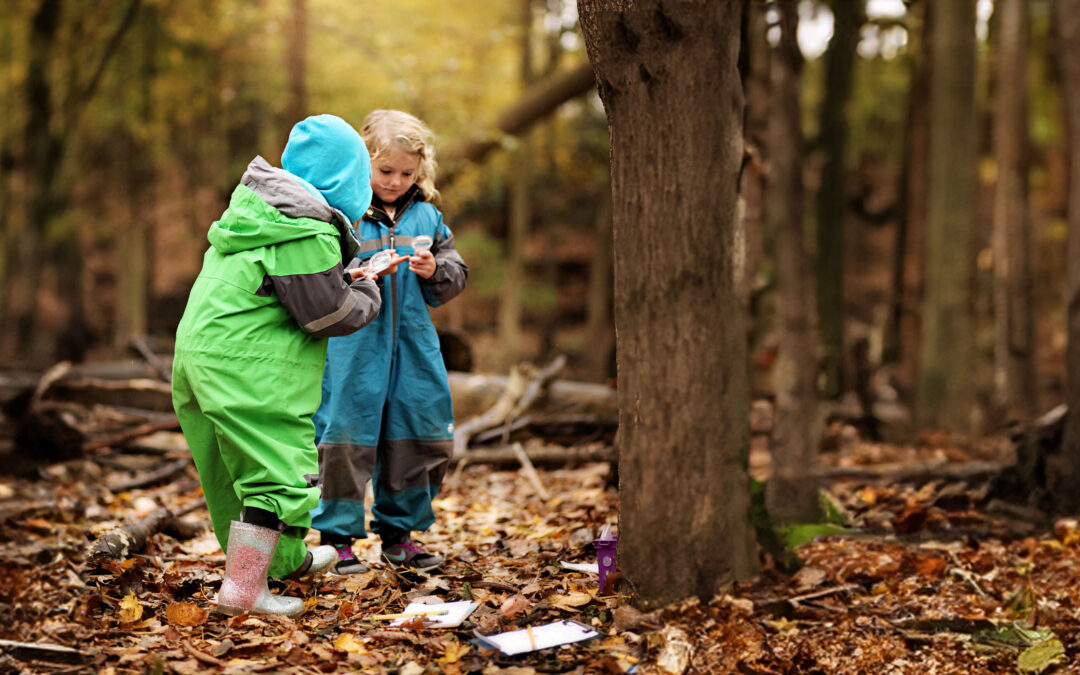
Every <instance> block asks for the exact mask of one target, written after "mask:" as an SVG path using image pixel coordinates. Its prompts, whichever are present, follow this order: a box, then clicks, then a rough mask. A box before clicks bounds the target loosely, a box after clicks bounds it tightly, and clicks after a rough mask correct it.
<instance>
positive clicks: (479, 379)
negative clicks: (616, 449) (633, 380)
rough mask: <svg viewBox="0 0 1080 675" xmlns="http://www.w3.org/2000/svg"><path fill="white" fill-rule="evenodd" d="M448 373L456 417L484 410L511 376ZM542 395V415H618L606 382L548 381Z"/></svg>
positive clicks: (617, 407) (613, 395)
mask: <svg viewBox="0 0 1080 675" xmlns="http://www.w3.org/2000/svg"><path fill="white" fill-rule="evenodd" d="M448 376H449V380H450V393H451V396H452V397H453V399H454V417H456V418H457V419H459V420H464V419H468V418H469V417H471V416H473V415H479V414H481V413H483V412H484V411H486V410H487V409H488V408H490V407H491V406H492V405H494V404H495V402H496V401H497V400H498V399H499V397H500V396H502V394H503V392H504V391H505V390H506V388H507V386H509V385H510V384H511V377H510V376H505V375H485V374H480V373H459V372H450V373H448ZM545 394H546V395H545V396H544V400H543V404H542V405H538V406H537V407H536V409H537V410H538V411H540V410H542V411H543V412H544V413H545V414H551V415H556V414H562V415H571V414H581V415H588V414H596V415H618V410H619V404H618V400H617V395H616V391H615V389H614V388H612V387H609V386H608V385H606V384H594V383H591V382H575V381H572V380H551V381H550V382H548V383H547V387H546V388H545Z"/></svg>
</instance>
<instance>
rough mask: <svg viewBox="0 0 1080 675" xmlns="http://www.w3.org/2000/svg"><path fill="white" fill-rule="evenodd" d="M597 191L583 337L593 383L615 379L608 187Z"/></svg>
mask: <svg viewBox="0 0 1080 675" xmlns="http://www.w3.org/2000/svg"><path fill="white" fill-rule="evenodd" d="M601 190H603V193H602V194H601V195H599V196H598V197H597V199H599V201H600V203H599V204H597V209H596V216H595V217H594V221H593V222H594V227H595V229H594V238H593V250H594V251H595V253H594V254H593V257H592V261H591V262H590V264H589V290H588V295H587V297H586V301H585V302H586V305H585V317H586V318H585V325H586V328H585V333H586V335H588V342H587V344H588V352H587V353H586V354H585V362H586V363H587V364H588V371H587V372H588V373H589V377H590V378H592V379H593V380H595V381H597V382H603V381H604V380H606V379H608V378H611V377H614V375H615V373H614V372H612V368H611V362H610V356H611V350H612V347H613V343H614V338H615V331H614V330H613V329H614V326H613V325H612V322H611V272H612V254H611V245H612V240H611V186H610V185H608V184H607V183H606V182H605V183H604V184H603V185H602V186H601Z"/></svg>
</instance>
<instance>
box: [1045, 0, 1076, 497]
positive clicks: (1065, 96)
mask: <svg viewBox="0 0 1080 675" xmlns="http://www.w3.org/2000/svg"><path fill="white" fill-rule="evenodd" d="M1054 23H1055V25H1056V26H1057V35H1056V38H1057V53H1058V67H1059V68H1060V70H1061V89H1062V101H1063V108H1064V119H1065V127H1066V138H1067V142H1068V146H1069V148H1068V149H1069V152H1068V156H1069V158H1070V161H1069V182H1068V186H1069V190H1068V193H1067V194H1068V195H1069V198H1068V255H1067V256H1066V260H1067V262H1066V265H1067V278H1066V295H1065V299H1066V322H1067V323H1066V326H1067V343H1066V352H1065V397H1064V398H1065V405H1066V406H1067V412H1066V415H1065V430H1064V434H1063V438H1062V447H1061V452H1060V453H1059V454H1058V455H1057V456H1056V457H1051V458H1049V459H1048V461H1047V470H1046V477H1047V479H1048V482H1049V487H1050V492H1051V494H1052V495H1054V498H1055V501H1057V502H1058V503H1059V504H1060V505H1061V506H1062V509H1063V511H1065V512H1069V513H1075V512H1076V511H1077V509H1080V0H1055V2H1054Z"/></svg>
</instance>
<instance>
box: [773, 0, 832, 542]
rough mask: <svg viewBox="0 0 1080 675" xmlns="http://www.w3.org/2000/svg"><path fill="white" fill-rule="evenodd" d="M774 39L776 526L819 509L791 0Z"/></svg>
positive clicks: (783, 5)
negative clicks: (814, 468)
mask: <svg viewBox="0 0 1080 675" xmlns="http://www.w3.org/2000/svg"><path fill="white" fill-rule="evenodd" d="M779 10H780V11H779V14H780V42H779V44H778V45H777V47H776V49H775V50H774V52H773V54H772V59H771V60H770V71H771V74H772V77H771V78H770V79H771V83H772V86H771V91H772V105H771V111H772V113H771V115H770V116H769V120H770V125H769V138H768V144H769V145H768V150H769V166H770V167H771V168H770V170H769V185H768V197H767V199H766V200H765V204H766V207H765V209H766V214H767V215H766V218H767V219H768V221H769V230H770V231H772V232H775V233H776V267H777V275H778V277H779V282H780V284H779V285H780V301H779V304H780V307H779V311H778V318H779V325H778V326H777V329H778V333H779V342H780V354H779V357H778V359H777V361H776V425H775V427H774V428H773V438H772V476H771V478H770V479H769V484H768V488H767V490H766V504H767V505H768V509H769V515H770V516H772V517H773V518H774V519H775V520H776V521H778V522H780V523H797V522H804V523H806V522H815V521H816V520H818V515H819V513H820V507H819V506H818V494H817V483H816V481H814V480H812V479H810V478H809V476H810V475H811V472H810V471H808V469H809V468H810V467H812V466H813V465H814V461H815V458H816V456H817V451H818V447H817V438H818V436H819V431H818V429H817V386H816V379H817V367H816V363H815V360H814V356H815V353H816V349H815V340H814V334H813V323H812V318H811V314H810V312H811V309H810V308H812V307H813V306H814V299H815V294H814V280H813V275H812V274H811V265H810V260H809V257H808V255H807V252H806V245H805V243H804V239H805V238H804V236H803V203H802V202H803V187H802V165H803V152H802V146H803V143H802V130H801V127H800V122H801V116H800V108H799V101H800V98H801V87H800V86H799V71H800V70H801V69H802V55H801V53H800V52H799V44H798V42H797V41H796V39H795V33H796V29H797V28H798V25H799V15H798V6H797V5H796V2H795V0H782V2H780V3H779Z"/></svg>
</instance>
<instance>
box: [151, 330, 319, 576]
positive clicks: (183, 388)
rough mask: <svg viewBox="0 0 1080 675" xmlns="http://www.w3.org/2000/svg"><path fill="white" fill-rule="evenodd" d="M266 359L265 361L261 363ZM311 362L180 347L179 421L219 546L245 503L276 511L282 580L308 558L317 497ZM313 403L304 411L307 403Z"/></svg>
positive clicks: (176, 372)
mask: <svg viewBox="0 0 1080 675" xmlns="http://www.w3.org/2000/svg"><path fill="white" fill-rule="evenodd" d="M260 361H261V362H260ZM298 368H299V369H302V370H308V369H312V368H311V366H310V365H309V364H295V363H282V362H281V361H278V360H276V359H265V360H258V359H253V358H252V357H251V356H250V355H245V356H242V357H230V356H223V355H220V354H212V355H211V354H206V353H200V352H179V351H178V352H177V354H176V358H175V361H174V363H173V382H172V390H173V407H174V408H175V409H176V416H177V418H179V420H180V427H181V429H182V430H183V432H184V437H185V438H186V439H187V442H188V445H189V446H190V447H191V456H192V458H193V459H194V460H195V467H196V468H197V469H198V471H199V478H200V480H201V481H202V487H203V493H204V494H205V496H206V508H207V510H208V511H209V512H210V521H211V523H212V524H213V527H214V534H215V535H217V539H218V542H219V543H220V544H221V550H223V551H224V550H226V547H227V543H228V541H229V527H230V524H231V523H232V521H234V520H240V517H241V510H242V509H243V507H244V506H254V507H258V508H261V509H266V510H267V511H272V512H273V513H275V514H277V516H278V518H280V519H281V521H282V522H283V523H285V525H286V529H285V531H284V532H282V534H281V539H280V540H279V542H278V546H277V549H276V550H275V551H274V558H273V560H272V561H271V563H270V576H272V577H274V578H277V579H283V578H285V577H287V576H289V575H290V574H292V573H293V572H295V571H296V570H297V569H298V568H299V567H300V565H301V564H302V563H303V562H304V557H305V556H306V555H307V545H306V544H305V543H304V537H305V536H306V535H307V532H308V528H309V527H310V526H311V515H310V511H311V509H313V508H315V507H316V506H317V505H318V504H319V488H318V485H317V481H318V474H319V458H318V452H317V451H316V449H315V427H314V425H313V424H312V421H311V416H312V415H313V414H314V412H315V410H316V409H317V408H318V405H319V398H320V396H321V391H320V382H321V375H322V373H321V370H319V369H318V368H314V369H312V372H313V373H314V379H313V381H314V387H310V386H307V387H304V386H302V385H301V387H300V388H301V389H310V390H313V391H298V383H300V382H303V383H306V382H309V381H312V377H310V376H309V374H308V373H302V374H301V373H298V372H297V369H298ZM308 408H309V409H310V410H305V409H308Z"/></svg>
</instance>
